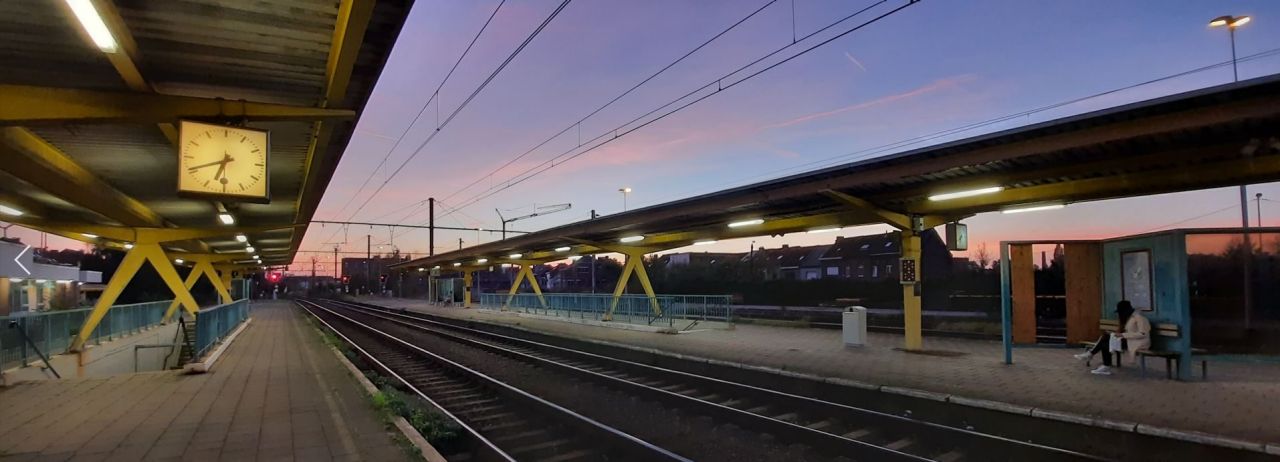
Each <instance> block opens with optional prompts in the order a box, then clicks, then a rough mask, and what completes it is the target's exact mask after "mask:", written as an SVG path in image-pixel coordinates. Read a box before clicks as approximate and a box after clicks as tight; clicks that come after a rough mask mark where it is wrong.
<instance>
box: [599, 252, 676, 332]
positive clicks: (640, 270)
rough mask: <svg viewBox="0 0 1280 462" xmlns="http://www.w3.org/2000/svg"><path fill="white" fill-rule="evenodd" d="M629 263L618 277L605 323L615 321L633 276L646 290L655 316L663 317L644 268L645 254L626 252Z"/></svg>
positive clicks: (605, 316) (604, 318) (647, 272)
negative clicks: (615, 312)
mask: <svg viewBox="0 0 1280 462" xmlns="http://www.w3.org/2000/svg"><path fill="white" fill-rule="evenodd" d="M623 255H626V258H627V262H626V264H625V265H623V267H622V274H621V275H620V276H618V285H617V286H616V287H614V289H613V302H612V303H610V304H609V311H608V312H606V313H605V315H604V317H603V318H602V319H603V320H605V321H609V320H612V319H613V311H614V310H616V309H617V308H618V302H619V301H621V299H622V292H623V291H624V290H626V289H627V282H630V280H631V275H632V274H635V276H636V279H637V280H639V281H640V286H641V287H643V288H644V293H645V295H647V296H648V297H649V306H650V307H651V308H653V314H654V316H662V308H661V307H660V306H658V296H657V295H656V294H654V293H653V284H651V283H650V282H649V271H648V270H646V269H645V268H644V253H643V252H642V251H640V252H626V253H623Z"/></svg>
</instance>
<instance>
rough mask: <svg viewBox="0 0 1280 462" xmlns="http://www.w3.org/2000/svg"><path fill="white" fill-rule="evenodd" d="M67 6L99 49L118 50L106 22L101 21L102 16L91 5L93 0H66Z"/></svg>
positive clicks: (118, 47) (105, 51) (118, 46)
mask: <svg viewBox="0 0 1280 462" xmlns="http://www.w3.org/2000/svg"><path fill="white" fill-rule="evenodd" d="M67 6H70V7H71V12H72V13H75V15H76V19H77V20H79V21H80V26H81V27H83V28H84V31H85V32H86V33H88V34H89V38H90V39H92V40H93V44H94V45H96V46H97V47H98V49H99V50H102V51H103V52H104V53H115V52H116V51H119V50H120V45H118V44H117V43H116V38H115V37H112V36H111V29H108V28H107V23H106V22H103V21H102V16H101V15H99V14H98V10H97V9H96V8H94V7H93V0H67Z"/></svg>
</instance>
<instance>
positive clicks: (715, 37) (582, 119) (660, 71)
mask: <svg viewBox="0 0 1280 462" xmlns="http://www.w3.org/2000/svg"><path fill="white" fill-rule="evenodd" d="M777 2H778V0H769V1H768V2H765V4H764V5H761V6H760V7H759V8H756V9H754V10H752V11H751V13H749V14H747V15H746V16H744V17H742V18H741V19H738V20H737V21H735V22H734V23H733V24H730V25H729V26H728V27H726V28H724V29H722V30H721V31H720V32H718V33H716V34H715V35H713V36H711V38H708V39H707V40H705V41H703V42H702V43H700V44H699V45H697V46H695V47H693V48H692V49H690V50H689V51H687V52H685V53H684V54H683V55H681V56H680V57H678V58H676V59H675V60H673V61H671V62H670V63H668V64H666V65H665V66H663V67H662V68H660V69H658V70H657V72H654V73H652V74H650V75H649V76H648V77H645V78H644V79H642V80H640V81H639V82H637V83H636V84H634V85H632V86H631V87H630V88H628V89H627V90H625V91H623V92H622V93H620V94H618V95H617V96H614V97H613V98H612V99H610V100H609V101H608V102H606V103H604V104H602V105H600V106H599V107H597V108H596V109H594V110H592V111H591V112H589V113H587V114H586V115H584V116H582V117H580V118H578V120H576V121H574V122H572V123H570V124H569V125H567V126H565V127H564V128H563V129H561V130H560V131H558V132H556V133H555V134H554V135H551V136H550V137H548V138H547V139H545V140H543V141H542V142H540V143H538V144H537V145H534V146H533V147H532V148H529V149H528V150H525V151H524V152H522V153H520V154H519V155H516V156H514V157H512V158H511V159H508V160H507V161H506V162H505V163H503V164H502V165H500V166H498V167H497V168H495V169H493V170H492V171H490V172H489V173H486V174H484V175H481V176H480V177H478V178H476V179H475V180H474V181H472V182H471V183H468V184H467V185H465V186H463V187H462V188H459V189H456V190H454V191H453V192H452V193H450V194H449V195H447V196H445V197H444V198H443V200H448V199H451V198H453V197H454V196H456V195H458V194H460V193H462V192H464V191H467V190H469V189H471V188H472V187H474V186H475V185H477V184H479V183H480V182H482V181H484V180H486V179H489V178H492V177H493V176H494V175H496V174H498V172H501V171H502V170H503V169H506V168H507V167H509V166H511V164H513V163H515V162H518V161H520V159H523V158H525V157H526V156H528V155H529V154H532V153H533V152H535V151H537V150H538V149H541V148H542V147H543V146H546V145H547V143H550V142H552V141H554V140H556V139H557V138H559V137H561V136H563V135H564V134H565V133H568V132H569V131H570V130H574V129H577V132H578V144H577V147H581V146H582V123H583V122H586V121H587V120H588V119H590V118H591V117H593V116H595V115H596V114H598V113H600V111H603V110H605V109H607V108H609V107H610V106H612V105H613V104H614V103H617V102H618V101H619V100H621V99H623V98H625V97H626V96H627V95H630V94H631V93H632V92H634V91H636V90H637V89H639V88H640V87H642V86H644V85H645V84H647V83H649V82H650V81H652V80H653V79H655V78H657V77H658V76H660V75H662V74H664V73H666V72H667V71H668V70H670V69H671V68H673V67H675V66H676V65H679V64H680V63H681V62H684V61H685V60H686V59H688V58H689V57H690V56H693V55H694V54H695V53H697V52H698V51H700V50H702V49H703V48H706V46H707V45H710V44H711V43H712V42H715V41H716V40H718V39H720V38H721V37H723V36H724V35H725V34H728V33H729V32H731V31H733V30H734V29H736V28H738V26H741V25H742V24H743V23H746V22H747V21H748V20H750V19H751V18H753V17H755V16H756V15H758V14H760V12H762V11H764V10H765V9H767V8H768V7H769V6H770V5H773V4H774V3H777ZM426 202H427V201H425V200H422V201H418V202H416V203H413V204H410V205H408V206H405V207H401V208H399V209H396V210H393V211H391V212H389V213H386V214H383V215H381V216H379V217H378V218H383V217H386V216H388V215H391V214H394V213H396V212H399V211H401V210H404V209H406V208H413V210H412V211H411V212H409V213H408V214H406V215H405V216H404V217H403V218H402V219H403V220H407V219H409V218H410V217H413V216H414V215H416V214H417V213H419V211H420V210H421V207H422V205H423V204H425V203H426ZM437 203H438V202H437ZM458 213H463V212H461V211H458ZM464 215H465V214H464ZM473 218H474V217H473Z"/></svg>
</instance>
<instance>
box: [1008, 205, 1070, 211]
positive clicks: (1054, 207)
mask: <svg viewBox="0 0 1280 462" xmlns="http://www.w3.org/2000/svg"><path fill="white" fill-rule="evenodd" d="M1066 206H1067V205H1066V204H1049V205H1033V206H1030V207H1018V208H1012V209H1004V210H1001V211H1000V213H1022V212H1039V211H1041V210H1058V209H1060V208H1063V207H1066Z"/></svg>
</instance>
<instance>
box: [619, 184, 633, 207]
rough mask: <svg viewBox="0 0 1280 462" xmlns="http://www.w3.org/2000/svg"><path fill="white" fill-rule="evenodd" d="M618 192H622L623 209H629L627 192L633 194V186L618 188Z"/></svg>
mask: <svg viewBox="0 0 1280 462" xmlns="http://www.w3.org/2000/svg"><path fill="white" fill-rule="evenodd" d="M618 192H620V193H622V211H623V212H626V211H627V194H631V188H629V187H627V188H618Z"/></svg>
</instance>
